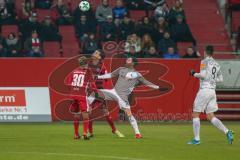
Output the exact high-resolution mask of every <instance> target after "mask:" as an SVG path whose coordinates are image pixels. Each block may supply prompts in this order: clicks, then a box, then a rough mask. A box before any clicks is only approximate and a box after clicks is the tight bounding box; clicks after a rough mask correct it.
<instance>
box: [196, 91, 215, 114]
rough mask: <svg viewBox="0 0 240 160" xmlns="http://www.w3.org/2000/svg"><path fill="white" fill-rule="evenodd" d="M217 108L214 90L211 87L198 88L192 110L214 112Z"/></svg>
mask: <svg viewBox="0 0 240 160" xmlns="http://www.w3.org/2000/svg"><path fill="white" fill-rule="evenodd" d="M217 110H218V105H217V98H216V92H215V90H213V89H200V90H199V91H198V93H197V96H196V98H195V101H194V105H193V111H194V112H198V113H201V112H205V113H214V112H216V111H217Z"/></svg>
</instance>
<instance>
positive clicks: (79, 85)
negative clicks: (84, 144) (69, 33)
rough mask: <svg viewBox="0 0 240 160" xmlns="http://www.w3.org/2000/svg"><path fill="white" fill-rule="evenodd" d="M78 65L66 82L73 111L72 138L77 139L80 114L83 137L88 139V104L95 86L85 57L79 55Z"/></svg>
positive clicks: (91, 100)
mask: <svg viewBox="0 0 240 160" xmlns="http://www.w3.org/2000/svg"><path fill="white" fill-rule="evenodd" d="M78 62H79V67H78V68H76V69H75V70H74V71H73V72H71V73H70V74H69V75H68V76H67V78H66V83H67V85H68V86H69V89H70V94H71V95H70V97H71V98H72V99H73V102H72V104H71V105H70V108H69V109H70V111H71V112H72V113H74V122H73V125H74V139H79V138H80V136H79V133H78V128H79V120H80V115H81V114H82V117H83V138H84V140H88V139H89V137H88V136H87V132H88V127H89V114H90V105H91V103H92V102H93V99H92V98H91V96H92V95H93V94H94V88H96V86H95V83H94V79H93V74H92V72H91V70H90V69H89V68H88V62H87V58H86V57H84V56H83V57H80V58H79V59H78Z"/></svg>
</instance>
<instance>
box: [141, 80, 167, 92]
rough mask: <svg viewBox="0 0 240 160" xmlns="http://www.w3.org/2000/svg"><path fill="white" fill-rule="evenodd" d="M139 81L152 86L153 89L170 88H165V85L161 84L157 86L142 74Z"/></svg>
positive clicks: (163, 89) (165, 89) (164, 89)
mask: <svg viewBox="0 0 240 160" xmlns="http://www.w3.org/2000/svg"><path fill="white" fill-rule="evenodd" d="M139 81H140V82H141V83H143V84H144V85H146V86H148V87H150V88H153V89H158V90H159V91H161V92H164V91H167V90H168V88H164V87H160V86H157V85H155V84H153V83H152V82H149V81H148V80H146V79H145V78H144V77H143V76H140V77H139Z"/></svg>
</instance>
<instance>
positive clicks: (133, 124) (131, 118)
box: [128, 116, 140, 134]
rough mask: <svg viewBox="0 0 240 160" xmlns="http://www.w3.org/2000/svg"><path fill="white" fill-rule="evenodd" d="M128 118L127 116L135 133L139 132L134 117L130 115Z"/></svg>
mask: <svg viewBox="0 0 240 160" xmlns="http://www.w3.org/2000/svg"><path fill="white" fill-rule="evenodd" d="M128 118H129V122H130V124H131V125H132V127H133V129H134V132H135V134H140V132H139V129H138V124H137V121H136V119H135V118H134V117H133V116H130V117H128Z"/></svg>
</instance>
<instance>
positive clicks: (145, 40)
mask: <svg viewBox="0 0 240 160" xmlns="http://www.w3.org/2000/svg"><path fill="white" fill-rule="evenodd" d="M151 46H155V43H154V42H153V40H152V37H151V36H150V35H149V34H144V35H143V37H142V42H141V49H142V53H143V54H145V52H148V51H149V49H150V47H151Z"/></svg>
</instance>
